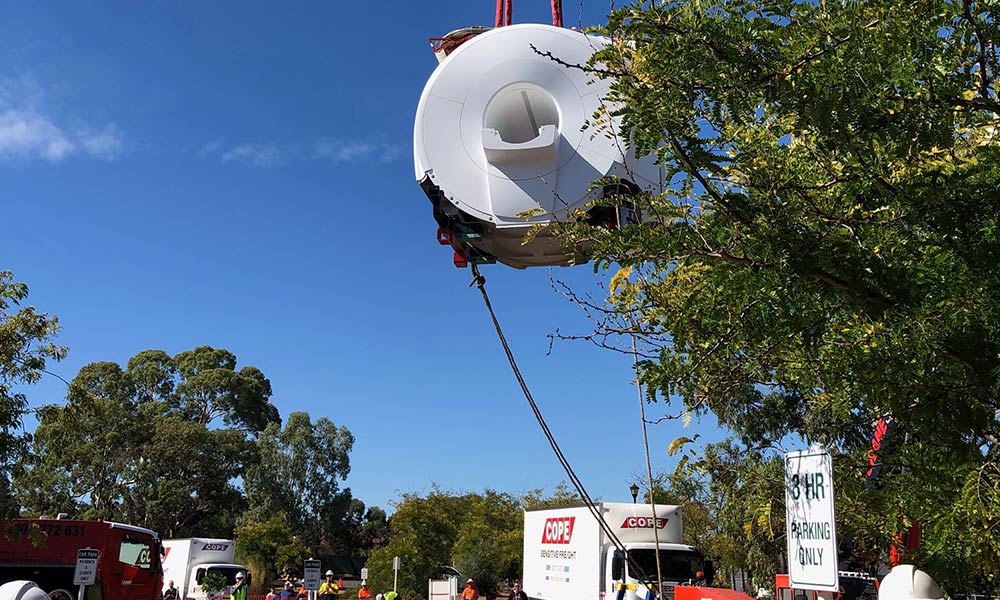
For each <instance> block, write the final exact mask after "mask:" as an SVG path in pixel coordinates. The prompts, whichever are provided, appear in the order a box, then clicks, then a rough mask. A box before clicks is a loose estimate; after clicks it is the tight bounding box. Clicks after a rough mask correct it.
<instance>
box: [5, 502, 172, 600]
mask: <svg viewBox="0 0 1000 600" xmlns="http://www.w3.org/2000/svg"><path fill="white" fill-rule="evenodd" d="M81 548H94V549H96V550H98V551H99V552H100V557H99V559H98V563H97V580H96V582H95V583H94V585H91V586H88V587H87V600H159V598H160V589H161V588H162V586H163V569H162V567H161V566H160V539H159V535H158V534H157V533H156V532H155V531H150V530H149V529H145V528H142V527H134V526H132V525H124V524H121V523H112V522H110V521H74V520H65V519H10V520H6V521H0V581H14V580H20V579H23V580H28V581H33V582H35V583H36V584H38V586H39V587H40V588H41V589H43V590H45V592H47V593H48V594H49V596H50V597H52V598H53V599H55V600H74V599H75V598H76V596H77V593H76V592H77V586H75V585H73V571H74V569H75V568H76V557H77V551H78V550H80V549H81Z"/></svg>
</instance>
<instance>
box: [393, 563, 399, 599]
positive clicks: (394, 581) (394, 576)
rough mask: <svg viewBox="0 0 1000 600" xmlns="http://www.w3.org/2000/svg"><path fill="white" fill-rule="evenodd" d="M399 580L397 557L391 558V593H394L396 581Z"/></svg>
mask: <svg viewBox="0 0 1000 600" xmlns="http://www.w3.org/2000/svg"><path fill="white" fill-rule="evenodd" d="M398 579H399V557H398V556H393V557H392V591H394V592H395V591H396V581H398Z"/></svg>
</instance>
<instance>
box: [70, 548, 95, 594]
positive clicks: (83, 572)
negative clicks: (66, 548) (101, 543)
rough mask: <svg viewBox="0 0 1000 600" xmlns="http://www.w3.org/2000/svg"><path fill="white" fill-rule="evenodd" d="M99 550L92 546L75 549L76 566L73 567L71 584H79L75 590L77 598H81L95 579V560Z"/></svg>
mask: <svg viewBox="0 0 1000 600" xmlns="http://www.w3.org/2000/svg"><path fill="white" fill-rule="evenodd" d="M100 555H101V553H100V551H98V550H95V549H93V548H81V549H79V550H77V551H76V568H75V569H73V585H78V586H80V589H79V590H78V591H77V595H76V597H77V600H83V598H84V592H85V590H86V588H87V586H88V585H93V584H94V582H95V581H97V560H98V558H100Z"/></svg>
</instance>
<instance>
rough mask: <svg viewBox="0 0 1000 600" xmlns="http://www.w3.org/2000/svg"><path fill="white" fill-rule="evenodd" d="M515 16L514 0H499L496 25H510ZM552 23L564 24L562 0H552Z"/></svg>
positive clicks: (557, 25) (560, 25)
mask: <svg viewBox="0 0 1000 600" xmlns="http://www.w3.org/2000/svg"><path fill="white" fill-rule="evenodd" d="M513 18H514V0H497V15H496V20H495V21H494V23H495V26H496V27H504V26H506V25H510V24H511V23H512V22H513ZM552 24H553V25H555V26H556V27H562V26H563V9H562V0H552Z"/></svg>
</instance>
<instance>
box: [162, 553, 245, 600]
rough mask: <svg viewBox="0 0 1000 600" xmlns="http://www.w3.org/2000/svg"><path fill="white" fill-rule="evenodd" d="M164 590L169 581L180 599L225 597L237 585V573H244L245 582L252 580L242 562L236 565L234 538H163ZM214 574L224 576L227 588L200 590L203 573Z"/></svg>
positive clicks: (208, 599)
mask: <svg viewBox="0 0 1000 600" xmlns="http://www.w3.org/2000/svg"><path fill="white" fill-rule="evenodd" d="M163 553H164V554H163V590H164V591H166V588H167V586H168V585H169V584H170V582H171V581H173V582H174V585H175V586H176V587H177V593H178V594H179V595H180V598H181V599H182V600H183V599H185V598H193V599H194V600H213V599H223V600H228V598H229V595H230V594H231V593H232V591H233V586H234V585H236V574H237V573H244V574H245V579H244V581H245V582H246V585H247V586H248V587H249V585H250V582H251V576H250V573H249V572H248V571H247V568H246V567H245V566H243V565H238V564H235V563H234V562H233V561H235V560H236V543H235V542H234V541H233V540H223V539H216V538H185V539H178V540H163ZM209 573H217V574H219V575H222V576H223V577H225V578H226V587H225V588H224V589H222V590H212V591H213V592H215V593H214V595H212V596H209V595H208V592H207V591H206V590H204V589H202V586H201V583H202V581H203V580H204V578H205V575H207V574H209Z"/></svg>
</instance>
